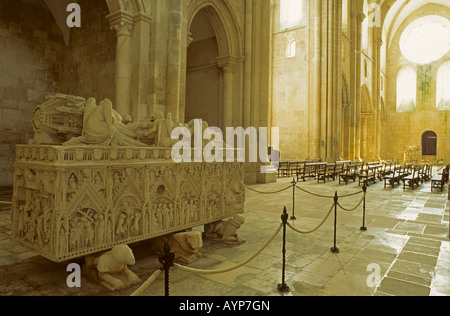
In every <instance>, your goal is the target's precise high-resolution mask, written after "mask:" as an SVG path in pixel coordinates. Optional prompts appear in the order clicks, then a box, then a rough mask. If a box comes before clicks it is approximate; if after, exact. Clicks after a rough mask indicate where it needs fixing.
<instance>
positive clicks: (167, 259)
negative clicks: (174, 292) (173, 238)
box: [159, 239, 175, 296]
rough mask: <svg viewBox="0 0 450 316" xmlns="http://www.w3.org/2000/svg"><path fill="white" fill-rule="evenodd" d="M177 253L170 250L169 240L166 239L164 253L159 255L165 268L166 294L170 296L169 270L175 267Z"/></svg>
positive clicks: (163, 268)
mask: <svg viewBox="0 0 450 316" xmlns="http://www.w3.org/2000/svg"><path fill="white" fill-rule="evenodd" d="M174 260H175V254H174V253H173V252H170V247H169V240H167V239H166V240H165V241H164V254H163V255H162V256H160V257H159V262H160V263H161V264H162V270H164V295H165V296H169V271H170V268H171V267H173V265H174Z"/></svg>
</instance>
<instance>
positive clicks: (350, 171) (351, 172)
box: [339, 164, 357, 185]
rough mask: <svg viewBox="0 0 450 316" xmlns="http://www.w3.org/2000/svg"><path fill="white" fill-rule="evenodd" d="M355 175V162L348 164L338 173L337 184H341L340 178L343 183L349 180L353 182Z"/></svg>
mask: <svg viewBox="0 0 450 316" xmlns="http://www.w3.org/2000/svg"><path fill="white" fill-rule="evenodd" d="M356 176H357V173H356V164H349V165H348V166H347V168H345V170H344V171H343V172H341V174H340V175H339V184H341V180H342V181H343V182H345V185H347V184H348V182H349V181H350V180H353V182H355V181H356Z"/></svg>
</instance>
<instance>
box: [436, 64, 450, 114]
mask: <svg viewBox="0 0 450 316" xmlns="http://www.w3.org/2000/svg"><path fill="white" fill-rule="evenodd" d="M436 79H437V82H436V106H437V108H438V110H450V61H447V62H446V63H444V64H442V65H441V67H439V70H438V72H437V78H436Z"/></svg>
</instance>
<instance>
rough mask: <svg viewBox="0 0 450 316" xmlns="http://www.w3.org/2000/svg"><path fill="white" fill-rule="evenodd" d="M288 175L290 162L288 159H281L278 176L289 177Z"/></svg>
mask: <svg viewBox="0 0 450 316" xmlns="http://www.w3.org/2000/svg"><path fill="white" fill-rule="evenodd" d="M288 175H289V162H288V161H280V165H279V167H278V174H277V176H278V177H279V178H284V177H287V176H288Z"/></svg>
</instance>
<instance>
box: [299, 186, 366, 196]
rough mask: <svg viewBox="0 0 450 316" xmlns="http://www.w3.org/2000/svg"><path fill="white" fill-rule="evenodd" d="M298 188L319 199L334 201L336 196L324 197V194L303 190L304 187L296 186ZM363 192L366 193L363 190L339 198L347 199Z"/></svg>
mask: <svg viewBox="0 0 450 316" xmlns="http://www.w3.org/2000/svg"><path fill="white" fill-rule="evenodd" d="M296 188H297V189H300V190H302V191H303V192H305V193H308V194H311V195H314V196H317V197H322V198H327V199H333V198H334V195H323V194H318V193H313V192H311V191H308V190H305V189H303V188H302V187H299V186H298V185H296ZM363 192H364V191H363V190H361V191H358V192H354V193H348V194H344V195H340V196H339V198H345V197H349V196H353V195H357V194H361V193H363Z"/></svg>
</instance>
